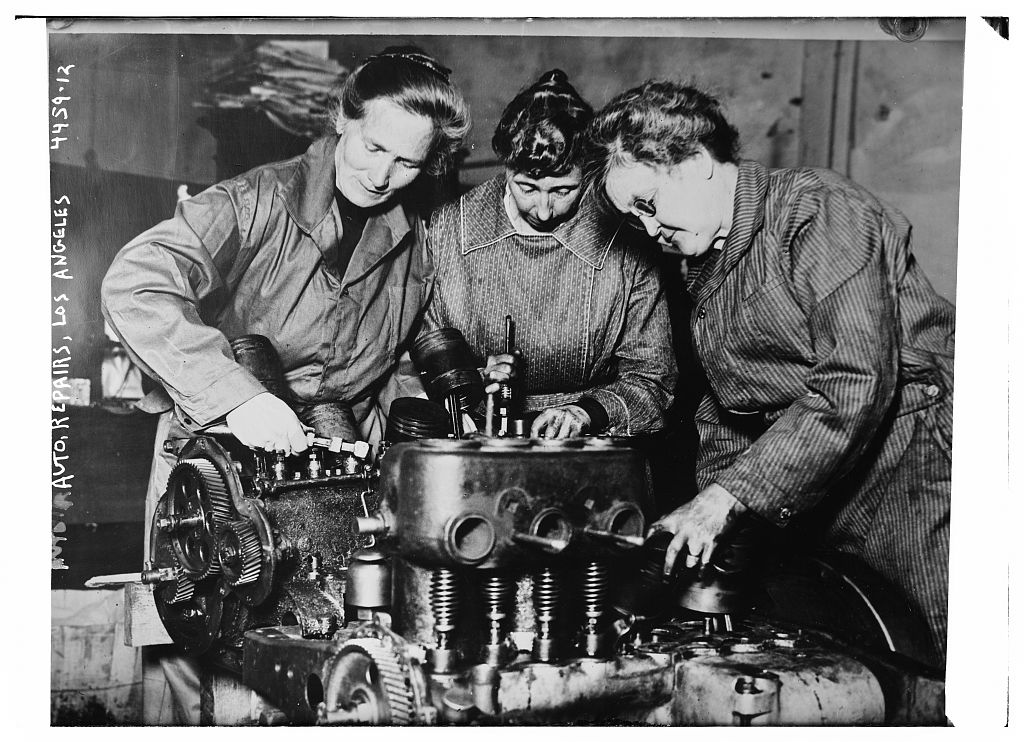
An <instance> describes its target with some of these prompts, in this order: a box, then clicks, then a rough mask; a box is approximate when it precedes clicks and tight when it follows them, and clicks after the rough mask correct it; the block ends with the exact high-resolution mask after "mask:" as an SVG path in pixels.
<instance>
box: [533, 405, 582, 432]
mask: <svg viewBox="0 0 1024 742" xmlns="http://www.w3.org/2000/svg"><path fill="white" fill-rule="evenodd" d="M589 426H590V415H588V414H587V412H586V410H584V409H583V408H582V407H579V406H577V405H574V404H567V405H562V406H561V407H550V408H548V409H546V410H544V411H543V412H542V413H540V414H539V415H537V419H536V420H534V421H533V426H532V427H531V428H530V436H531V437H532V438H575V437H576V436H579V435H583V432H584V431H585V430H586V429H587V428H588V427H589ZM542 433H543V435H542Z"/></svg>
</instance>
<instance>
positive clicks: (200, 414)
mask: <svg viewBox="0 0 1024 742" xmlns="http://www.w3.org/2000/svg"><path fill="white" fill-rule="evenodd" d="M265 391H267V388H266V387H265V386H263V385H262V384H261V383H260V382H259V381H258V380H257V379H256V377H255V376H253V375H252V374H250V373H249V372H248V371H246V370H245V369H244V368H242V367H241V366H238V365H235V367H234V368H232V369H230V370H229V371H228V372H227V373H225V374H224V375H223V376H221V377H220V378H218V379H217V380H216V381H215V382H213V383H212V384H210V385H209V386H208V387H206V388H205V389H203V390H202V391H200V392H197V393H196V394H193V395H191V396H190V397H182V396H181V395H179V394H176V393H174V392H171V396H172V397H173V398H174V400H175V402H176V403H177V407H178V416H179V417H180V418H181V422H182V423H184V425H185V426H186V427H187V428H189V429H191V430H193V431H194V430H197V429H199V428H204V427H206V426H208V425H212V424H213V423H215V422H217V420H219V419H220V418H222V417H224V416H225V415H227V414H228V413H229V412H231V411H232V410H233V409H235V408H236V407H238V406H239V405H240V404H242V403H244V402H248V401H249V400H250V399H252V398H253V397H255V396H256V395H257V394H262V393H263V392H265Z"/></svg>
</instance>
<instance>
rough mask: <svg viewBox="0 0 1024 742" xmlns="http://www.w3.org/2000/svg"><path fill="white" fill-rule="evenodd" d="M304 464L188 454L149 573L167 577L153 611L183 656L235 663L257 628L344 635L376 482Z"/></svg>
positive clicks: (187, 450)
mask: <svg viewBox="0 0 1024 742" xmlns="http://www.w3.org/2000/svg"><path fill="white" fill-rule="evenodd" d="M305 458H306V457H305V456H294V457H287V458H285V459H283V460H282V459H281V457H279V456H276V455H274V454H266V453H262V452H255V451H250V450H249V449H246V448H244V447H242V446H239V445H238V444H237V443H235V442H233V441H230V440H229V441H219V440H218V439H216V438H213V437H209V436H200V437H197V438H194V439H191V440H189V441H188V442H187V443H186V444H185V446H184V447H183V449H182V451H181V458H180V459H179V463H178V465H177V466H176V467H175V468H174V469H173V470H172V472H171V476H170V479H169V484H168V489H167V492H166V493H165V495H164V496H163V497H162V498H161V500H160V502H159V504H158V506H157V510H156V515H155V516H154V528H153V538H152V543H151V553H150V562H151V566H152V569H154V570H157V571H160V570H163V571H162V572H160V574H166V575H167V577H168V578H167V579H165V580H164V581H162V582H160V583H159V584H158V585H157V588H156V589H155V592H154V595H155V599H156V604H157V610H158V611H159V613H160V615H161V618H162V619H163V621H164V624H165V627H166V628H167V630H168V633H169V634H170V636H171V638H172V639H173V640H174V641H175V642H176V643H179V644H181V645H182V646H183V648H185V651H186V652H188V653H190V654H203V653H206V652H209V651H211V650H213V649H217V651H218V652H222V653H223V652H229V653H231V652H233V653H234V654H235V655H237V654H238V652H239V651H240V648H241V642H242V635H243V634H244V632H245V631H246V630H248V629H250V628H253V627H257V626H272V625H287V624H294V625H297V626H299V628H300V631H301V633H302V634H303V635H305V636H311V637H312V636H322V637H329V636H331V635H332V634H333V633H334V631H336V630H337V629H338V628H339V627H341V626H344V625H345V623H346V617H345V599H344V595H345V584H346V573H347V570H348V567H349V564H350V561H351V560H352V558H353V554H354V553H356V552H357V551H358V550H359V549H360V548H362V547H365V546H368V545H369V543H370V541H371V539H368V538H367V537H363V536H360V535H359V534H358V533H357V529H356V527H355V519H356V517H359V516H364V515H365V514H366V513H368V512H370V511H371V510H372V509H374V508H375V507H376V502H377V497H376V495H375V493H374V491H373V482H374V480H375V471H374V470H371V469H368V468H365V467H362V468H361V470H360V471H359V473H357V474H342V473H336V472H335V473H331V472H324V471H322V470H319V469H318V468H317V467H310V466H308V464H307V463H306V462H305ZM282 475H283V476H282ZM382 558H383V557H382ZM364 593H365V590H364ZM387 603H390V598H389V599H388V600H387V601H384V602H383V603H380V604H378V605H376V606H374V608H376V609H377V610H386V608H387V605H386V604H387ZM369 615H371V614H367V615H366V616H364V617H369ZM224 616H228V617H229V618H230V621H228V622H227V623H225V622H224V621H223V620H222V618H223V617H224Z"/></svg>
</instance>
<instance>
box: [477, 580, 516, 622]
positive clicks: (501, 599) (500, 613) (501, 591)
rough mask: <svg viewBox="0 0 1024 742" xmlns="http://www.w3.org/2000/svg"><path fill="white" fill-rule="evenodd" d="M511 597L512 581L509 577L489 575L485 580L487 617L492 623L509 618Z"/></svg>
mask: <svg viewBox="0 0 1024 742" xmlns="http://www.w3.org/2000/svg"><path fill="white" fill-rule="evenodd" d="M511 595H512V581H511V580H510V579H509V578H508V576H507V575H488V576H487V578H486V579H485V580H484V600H486V601H487V617H488V618H489V619H491V620H492V621H500V620H501V619H503V618H505V617H506V616H508V603H509V598H510V596H511Z"/></svg>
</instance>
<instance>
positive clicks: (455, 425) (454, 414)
mask: <svg viewBox="0 0 1024 742" xmlns="http://www.w3.org/2000/svg"><path fill="white" fill-rule="evenodd" d="M444 406H445V409H447V410H448V416H449V418H450V420H451V423H452V433H453V434H454V436H455V438H462V436H463V430H462V417H461V415H460V410H459V396H458V395H457V394H449V395H448V396H447V397H445V398H444Z"/></svg>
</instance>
